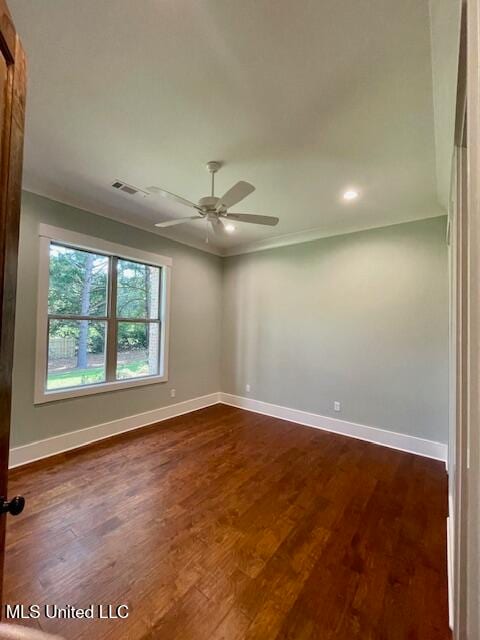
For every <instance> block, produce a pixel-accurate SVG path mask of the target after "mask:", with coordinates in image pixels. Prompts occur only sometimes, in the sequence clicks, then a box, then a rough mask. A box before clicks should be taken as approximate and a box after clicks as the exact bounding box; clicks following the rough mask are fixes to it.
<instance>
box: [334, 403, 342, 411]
mask: <svg viewBox="0 0 480 640" xmlns="http://www.w3.org/2000/svg"><path fill="white" fill-rule="evenodd" d="M333 410H334V411H340V402H338V400H335V402H334V403H333Z"/></svg>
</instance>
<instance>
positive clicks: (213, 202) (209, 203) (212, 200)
mask: <svg viewBox="0 0 480 640" xmlns="http://www.w3.org/2000/svg"><path fill="white" fill-rule="evenodd" d="M218 200H219V198H216V197H215V196H206V197H205V198H200V200H199V201H198V205H199V207H201V208H202V209H203V210H204V211H215V210H216V208H217V202H218Z"/></svg>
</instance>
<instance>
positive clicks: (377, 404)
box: [12, 193, 448, 446]
mask: <svg viewBox="0 0 480 640" xmlns="http://www.w3.org/2000/svg"><path fill="white" fill-rule="evenodd" d="M41 222H44V223H46V224H51V225H55V226H60V227H64V228H66V229H70V230H73V231H78V232H80V233H85V234H89V235H93V236H97V237H100V238H104V239H107V240H110V241H112V242H116V243H118V244H123V245H127V246H131V247H136V248H139V249H143V250H145V251H151V252H157V253H160V254H162V255H167V256H171V257H172V259H173V270H172V303H171V324H170V360H169V368H170V379H169V381H168V382H167V383H164V384H162V383H159V384H153V385H148V386H142V387H137V388H132V389H123V390H118V391H113V392H108V393H101V394H97V395H92V396H86V397H81V398H75V399H73V398H72V399H69V400H61V401H56V402H52V403H48V404H43V405H37V406H35V405H34V404H33V390H34V389H33V384H34V366H35V362H34V358H35V340H36V336H35V324H36V300H37V264H38V225H39V223H41ZM445 226H446V219H445V218H433V219H428V220H422V221H419V222H412V223H407V224H400V225H395V226H390V227H384V228H381V229H373V230H369V231H362V232H358V233H353V234H348V235H343V236H335V237H331V238H326V239H322V240H317V241H313V242H308V243H303V244H297V245H292V246H286V247H281V248H278V249H272V250H268V251H259V252H256V253H251V254H244V255H241V256H235V257H230V258H225V259H222V258H219V257H217V256H213V255H211V254H208V253H205V252H202V251H199V250H197V249H193V248H190V247H187V246H185V245H182V244H179V243H176V242H173V241H171V240H168V239H166V238H162V237H161V236H158V235H156V234H153V233H148V232H146V231H141V230H139V229H137V228H135V227H130V226H128V225H125V224H121V223H118V222H115V221H113V220H110V219H107V218H103V217H101V216H97V215H94V214H92V213H88V212H86V211H83V210H79V209H75V208H74V207H70V206H67V205H64V204H60V203H58V202H54V201H52V200H49V199H47V198H43V197H40V196H36V195H33V194H31V193H24V194H23V204H22V217H21V229H20V254H19V276H18V300H17V320H16V340H15V358H14V371H13V375H14V378H13V383H14V387H13V407H12V411H13V413H12V446H19V445H22V444H27V443H29V442H33V441H36V440H41V439H44V438H48V437H50V436H55V435H59V434H62V433H65V432H68V431H74V430H77V429H81V428H85V427H89V426H93V425H97V424H101V423H103V422H109V421H110V420H115V419H118V418H122V417H127V416H131V415H134V414H137V413H143V412H145V411H149V410H152V409H158V408H159V407H162V406H166V405H168V404H174V403H176V402H181V401H182V400H187V399H189V398H194V397H197V396H202V395H205V394H209V393H213V392H216V391H220V390H221V391H225V392H228V393H233V394H237V395H241V396H247V397H251V398H255V399H257V400H263V401H265V402H270V403H274V404H279V405H283V406H287V407H290V408H294V409H301V410H304V411H310V412H313V413H318V414H321V415H325V416H331V417H334V418H340V419H342V420H348V421H352V422H357V423H360V424H365V425H368V426H372V427H380V428H384V429H389V430H392V431H397V432H400V433H405V434H410V435H415V436H419V437H424V438H427V439H431V440H435V441H438V442H446V441H447V420H448V277H447V246H446V241H445V231H446V229H445ZM247 384H249V385H250V386H251V391H250V392H246V389H245V387H246V385H247ZM171 388H175V389H176V397H175V398H171V397H170V389H171ZM334 401H339V402H341V411H340V412H339V413H337V412H334V411H333V402H334Z"/></svg>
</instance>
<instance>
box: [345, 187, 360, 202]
mask: <svg viewBox="0 0 480 640" xmlns="http://www.w3.org/2000/svg"><path fill="white" fill-rule="evenodd" d="M356 198H358V191H355V189H348V190H347V191H345V192H344V194H343V199H344V200H355V199H356Z"/></svg>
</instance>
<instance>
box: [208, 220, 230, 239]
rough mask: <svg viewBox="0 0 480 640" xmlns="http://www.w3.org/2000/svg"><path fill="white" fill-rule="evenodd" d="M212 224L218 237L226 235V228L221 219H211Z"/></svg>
mask: <svg viewBox="0 0 480 640" xmlns="http://www.w3.org/2000/svg"><path fill="white" fill-rule="evenodd" d="M210 222H211V223H212V227H213V230H214V232H215V233H216V235H217V236H224V235H226V232H225V226H224V224H223V222H222V221H221V220H220V218H215V219H214V220H213V219H211V220H210Z"/></svg>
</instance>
